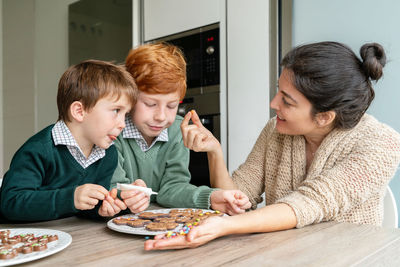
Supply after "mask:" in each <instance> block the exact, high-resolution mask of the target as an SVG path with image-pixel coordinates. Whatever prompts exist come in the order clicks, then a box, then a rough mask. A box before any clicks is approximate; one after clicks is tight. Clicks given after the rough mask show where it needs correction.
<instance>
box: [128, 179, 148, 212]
mask: <svg viewBox="0 0 400 267" xmlns="http://www.w3.org/2000/svg"><path fill="white" fill-rule="evenodd" d="M132 184H133V185H137V186H142V187H147V186H146V183H145V182H144V181H143V180H142V179H137V180H136V181H135V182H133V183H132ZM121 198H122V199H123V200H124V203H125V204H126V206H128V208H129V210H130V211H131V212H132V213H139V212H142V211H144V210H145V209H147V207H148V206H149V204H150V196H148V195H146V194H145V193H143V192H141V191H139V190H135V189H132V190H123V191H121Z"/></svg>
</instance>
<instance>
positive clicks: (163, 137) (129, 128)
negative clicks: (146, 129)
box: [122, 115, 168, 152]
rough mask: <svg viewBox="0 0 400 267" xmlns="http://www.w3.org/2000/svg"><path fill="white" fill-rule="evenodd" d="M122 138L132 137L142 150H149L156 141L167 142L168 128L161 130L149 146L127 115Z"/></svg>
mask: <svg viewBox="0 0 400 267" xmlns="http://www.w3.org/2000/svg"><path fill="white" fill-rule="evenodd" d="M122 137H123V138H133V139H135V141H136V143H137V144H138V145H139V147H140V149H141V150H142V151H143V152H146V151H147V150H149V149H150V148H151V147H152V146H153V145H154V144H155V143H156V142H157V141H160V142H168V129H164V130H162V131H161V133H160V135H159V136H157V138H155V139H154V140H153V142H152V143H151V145H150V146H149V145H148V144H147V142H146V140H145V139H144V137H143V135H142V134H141V133H140V131H139V129H138V128H137V127H136V126H135V125H134V124H133V122H132V119H131V116H130V115H127V116H126V118H125V129H124V130H123V131H122Z"/></svg>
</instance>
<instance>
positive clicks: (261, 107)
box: [227, 0, 269, 171]
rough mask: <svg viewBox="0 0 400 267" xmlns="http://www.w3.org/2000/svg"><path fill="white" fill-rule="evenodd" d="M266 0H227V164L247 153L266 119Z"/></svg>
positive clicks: (231, 165) (232, 166) (238, 161)
mask: <svg viewBox="0 0 400 267" xmlns="http://www.w3.org/2000/svg"><path fill="white" fill-rule="evenodd" d="M268 49H269V1H264V0H252V1H251V4H249V2H246V1H242V0H229V1H227V72H228V84H227V88H228V90H227V94H228V113H227V114H228V144H229V145H228V154H229V156H228V166H229V170H230V171H233V170H235V169H236V168H237V167H238V166H239V165H240V164H241V163H243V162H244V161H245V160H246V158H247V155H248V154H249V153H250V151H251V148H252V147H253V145H254V143H255V141H256V139H257V137H258V135H259V134H260V132H261V130H262V128H263V127H264V126H265V124H266V122H267V120H268V119H269V50H268Z"/></svg>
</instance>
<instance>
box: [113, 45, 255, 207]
mask: <svg viewBox="0 0 400 267" xmlns="http://www.w3.org/2000/svg"><path fill="white" fill-rule="evenodd" d="M125 63H126V68H127V70H128V71H129V72H130V73H131V75H132V76H133V78H134V79H135V82H136V84H137V86H138V89H139V95H138V100H137V102H136V104H135V106H134V108H133V109H132V111H131V113H130V114H129V116H127V118H126V128H125V129H124V131H123V132H122V134H121V135H120V136H119V137H118V139H117V140H116V141H115V146H116V147H117V150H118V166H117V168H116V170H115V173H114V175H113V178H112V180H111V188H114V187H116V184H117V183H123V184H131V183H132V184H134V185H139V186H145V187H146V186H147V187H150V188H151V189H152V190H153V191H156V192H158V195H157V196H152V197H151V201H156V202H157V203H158V204H160V205H162V206H164V207H175V208H202V209H208V208H213V209H216V210H220V211H222V212H226V213H229V214H237V213H243V212H244V211H245V209H247V208H250V202H249V200H248V198H247V196H246V195H245V194H243V193H242V192H241V191H239V190H216V189H212V188H209V187H207V186H200V187H196V186H194V185H192V184H190V183H189V182H190V172H189V169H188V166H189V150H188V149H187V148H186V147H185V146H184V144H183V141H182V134H181V131H180V124H181V122H182V117H180V116H177V110H178V105H179V102H180V100H182V99H183V98H184V96H185V93H186V62H185V60H184V57H183V55H182V52H181V51H180V50H179V49H178V48H177V47H176V46H173V45H169V44H165V43H161V44H146V45H142V46H139V47H138V48H136V49H134V50H131V51H130V53H129V55H128V57H127V59H126V62H125ZM120 196H121V198H122V199H123V200H124V202H125V204H126V205H127V207H128V208H129V209H130V211H131V212H132V213H137V212H141V211H143V210H145V209H146V208H147V207H148V205H149V201H150V197H149V196H148V195H146V194H145V193H143V192H140V191H138V190H135V189H133V190H123V191H121V193H120Z"/></svg>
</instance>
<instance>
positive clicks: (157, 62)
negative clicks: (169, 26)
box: [125, 43, 186, 100]
mask: <svg viewBox="0 0 400 267" xmlns="http://www.w3.org/2000/svg"><path fill="white" fill-rule="evenodd" d="M125 66H126V69H127V71H128V72H129V73H130V74H131V75H132V77H133V78H134V80H135V82H136V85H137V87H138V89H139V91H141V92H145V93H148V94H169V93H174V92H177V91H178V92H179V95H180V100H182V99H183V98H184V97H185V94H186V61H185V58H184V56H183V53H182V51H181V50H180V49H179V48H178V47H176V46H174V45H171V44H167V43H157V44H145V45H141V46H139V47H137V48H135V49H132V50H130V51H129V54H128V56H127V58H126V60H125Z"/></svg>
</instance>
